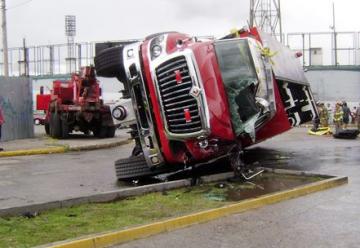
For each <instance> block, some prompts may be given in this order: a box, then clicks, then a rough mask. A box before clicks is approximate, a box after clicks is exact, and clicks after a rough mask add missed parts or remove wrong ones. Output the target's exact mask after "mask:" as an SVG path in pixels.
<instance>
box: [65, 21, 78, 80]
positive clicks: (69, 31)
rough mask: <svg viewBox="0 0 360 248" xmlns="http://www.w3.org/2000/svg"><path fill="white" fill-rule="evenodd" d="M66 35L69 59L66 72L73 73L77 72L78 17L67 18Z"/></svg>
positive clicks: (67, 59)
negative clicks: (76, 40)
mask: <svg viewBox="0 0 360 248" xmlns="http://www.w3.org/2000/svg"><path fill="white" fill-rule="evenodd" d="M65 35H66V37H67V58H66V71H67V73H72V72H74V71H75V70H76V58H75V35H76V16H74V15H66V16H65Z"/></svg>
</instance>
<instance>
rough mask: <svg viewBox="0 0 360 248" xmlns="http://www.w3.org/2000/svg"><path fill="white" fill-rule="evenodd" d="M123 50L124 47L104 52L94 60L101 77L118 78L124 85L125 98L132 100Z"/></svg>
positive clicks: (97, 72) (108, 49)
mask: <svg viewBox="0 0 360 248" xmlns="http://www.w3.org/2000/svg"><path fill="white" fill-rule="evenodd" d="M123 50H124V46H116V47H110V48H107V49H104V50H102V51H101V52H100V53H99V54H97V55H96V57H95V59H94V62H95V70H96V74H97V75H98V76H100V77H116V78H117V79H118V80H119V81H120V82H122V83H123V84H124V90H123V91H122V92H123V98H130V87H129V84H128V82H127V77H126V72H125V67H124V61H123Z"/></svg>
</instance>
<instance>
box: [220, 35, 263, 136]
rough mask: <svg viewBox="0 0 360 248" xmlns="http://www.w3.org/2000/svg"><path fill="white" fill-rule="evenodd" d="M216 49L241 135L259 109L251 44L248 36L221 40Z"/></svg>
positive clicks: (232, 110) (233, 122)
mask: <svg viewBox="0 0 360 248" xmlns="http://www.w3.org/2000/svg"><path fill="white" fill-rule="evenodd" d="M215 51H216V56H217V60H218V63H219V66H220V71H221V76H222V80H223V83H224V86H225V90H226V93H227V96H228V102H229V108H230V112H231V121H232V124H233V128H234V132H235V133H236V135H239V134H241V133H242V132H244V129H245V125H244V123H245V122H246V121H248V120H250V119H251V118H252V117H254V116H255V115H256V114H257V113H258V112H259V108H258V107H257V105H256V100H255V94H256V88H257V75H256V71H255V67H254V64H253V61H252V55H251V52H250V48H249V44H248V41H247V40H246V39H243V40H228V41H220V42H217V43H215Z"/></svg>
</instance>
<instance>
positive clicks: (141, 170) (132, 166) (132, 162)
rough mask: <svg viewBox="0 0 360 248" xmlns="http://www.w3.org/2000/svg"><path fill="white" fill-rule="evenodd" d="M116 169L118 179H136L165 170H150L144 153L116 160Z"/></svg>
mask: <svg viewBox="0 0 360 248" xmlns="http://www.w3.org/2000/svg"><path fill="white" fill-rule="evenodd" d="M115 171H116V177H117V179H118V180H134V179H139V178H142V177H147V176H153V175H157V174H160V173H162V172H164V171H163V170H159V169H158V170H150V167H149V166H148V165H147V163H146V160H145V158H144V155H141V156H137V157H129V158H122V159H119V160H117V161H115Z"/></svg>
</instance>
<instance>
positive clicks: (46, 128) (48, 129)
mask: <svg viewBox="0 0 360 248" xmlns="http://www.w3.org/2000/svg"><path fill="white" fill-rule="evenodd" d="M44 125H45V133H46V134H47V135H50V125H49V123H45V124H44Z"/></svg>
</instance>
